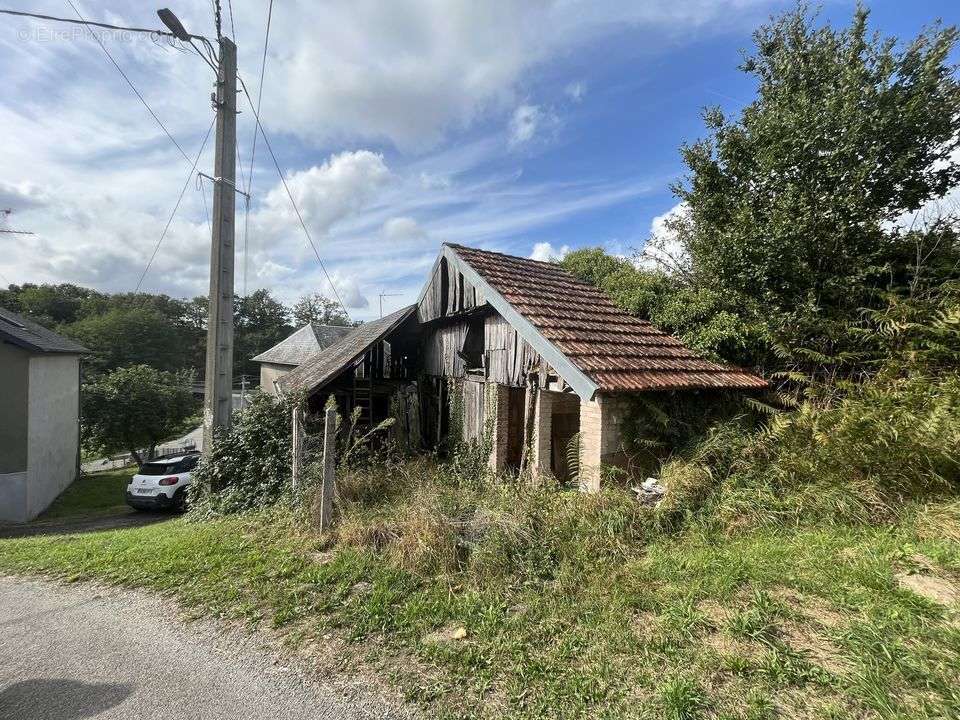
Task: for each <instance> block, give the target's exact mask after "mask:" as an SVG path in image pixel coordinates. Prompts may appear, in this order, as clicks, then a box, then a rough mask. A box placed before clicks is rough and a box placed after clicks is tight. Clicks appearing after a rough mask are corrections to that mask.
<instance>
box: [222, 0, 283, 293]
mask: <svg viewBox="0 0 960 720" xmlns="http://www.w3.org/2000/svg"><path fill="white" fill-rule="evenodd" d="M228 2H229V5H230V22H231V25H232V24H233V0H228ZM272 19H273V0H270V6H269V7H268V8H267V29H266V31H265V32H264V35H263V57H262V58H261V59H260V85H259V86H258V88H257V109H256V111H255V112H256V115H257V117H259V116H260V103H261V101H262V100H263V77H264V72H265V70H266V68H267V47H268V46H269V44H270V23H271V20H272ZM256 156H257V128H256V126H254V128H253V142H252V143H250V167H249V170H248V175H247V197H246V205H245V209H244V213H243V294H244V295H246V294H247V272H248V264H249V262H248V257H249V252H250V240H249V230H250V188H251V187H253V163H254V160H255V158H256ZM237 157H238V158H239V157H240V155H239V153H238V154H237ZM240 176H241V177H243V165H241V166H240Z"/></svg>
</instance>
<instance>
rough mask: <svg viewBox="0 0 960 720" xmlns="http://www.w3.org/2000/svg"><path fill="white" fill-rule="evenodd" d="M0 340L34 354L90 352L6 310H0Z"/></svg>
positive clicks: (77, 353)
mask: <svg viewBox="0 0 960 720" xmlns="http://www.w3.org/2000/svg"><path fill="white" fill-rule="evenodd" d="M0 340H2V341H4V342H8V343H11V344H12V345H17V346H18V347H22V348H23V349H24V350H28V351H30V352H34V353H64V354H68V355H82V354H85V353H89V352H90V351H89V350H87V348H85V347H84V346H83V345H81V344H80V343H77V342H74V341H73V340H70V339H69V338H65V337H63V336H62V335H57V334H56V333H55V332H53V330H47V328H45V327H43V325H38V324H37V323H35V322H33V320H28V319H27V318H25V317H23V316H22V315H18V314H17V313H15V312H13V311H12V310H7V309H6V308H0Z"/></svg>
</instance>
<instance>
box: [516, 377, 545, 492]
mask: <svg viewBox="0 0 960 720" xmlns="http://www.w3.org/2000/svg"><path fill="white" fill-rule="evenodd" d="M539 392H540V389H539V386H538V385H537V381H536V376H534V375H528V376H527V387H526V390H525V391H524V393H523V450H522V451H521V454H520V474H521V475H522V474H523V473H524V471H525V470H526V469H527V468H528V467H530V461H531V457H530V456H531V455H532V454H533V452H532V451H533V448H532V443H533V414H534V404H535V402H536V396H537V395H538V394H539Z"/></svg>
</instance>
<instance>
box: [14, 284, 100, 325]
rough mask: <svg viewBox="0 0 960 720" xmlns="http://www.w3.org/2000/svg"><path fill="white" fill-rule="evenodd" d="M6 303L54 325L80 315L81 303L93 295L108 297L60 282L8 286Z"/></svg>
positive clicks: (88, 289) (94, 296)
mask: <svg viewBox="0 0 960 720" xmlns="http://www.w3.org/2000/svg"><path fill="white" fill-rule="evenodd" d="M4 294H5V296H6V297H5V298H4V300H5V304H7V305H9V307H10V309H11V310H15V311H17V312H20V313H23V314H24V315H26V316H27V317H30V318H31V319H33V320H35V321H36V322H38V323H40V324H41V325H45V326H47V327H50V328H56V327H58V326H60V325H64V324H67V323H72V322H74V321H75V320H77V319H79V318H80V317H81V316H82V309H83V305H84V303H86V302H89V301H90V300H91V299H93V298H107V297H109V296H107V295H104V294H103V293H99V292H97V291H96V290H91V289H90V288H85V287H80V286H78V285H71V284H69V283H63V284H61V285H33V284H30V283H27V284H24V285H21V286H17V285H11V286H10V287H9V288H8V290H7V291H6V292H5V293H4Z"/></svg>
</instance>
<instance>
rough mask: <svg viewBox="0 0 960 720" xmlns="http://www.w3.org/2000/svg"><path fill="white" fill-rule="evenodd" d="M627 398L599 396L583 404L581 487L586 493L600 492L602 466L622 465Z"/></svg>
mask: <svg viewBox="0 0 960 720" xmlns="http://www.w3.org/2000/svg"><path fill="white" fill-rule="evenodd" d="M626 410H627V401H626V399H625V398H622V397H618V396H616V395H603V394H597V396H596V398H594V399H593V400H590V401H585V402H581V403H580V448H581V454H580V487H581V489H582V490H584V491H587V492H596V491H598V490H599V489H600V475H601V467H602V466H603V465H611V466H618V467H619V466H622V465H623V464H624V461H625V456H624V452H623V446H622V442H623V421H624V417H625V414H626Z"/></svg>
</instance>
